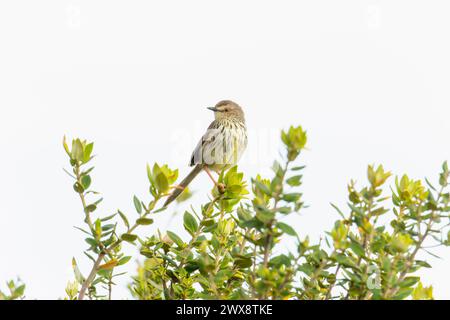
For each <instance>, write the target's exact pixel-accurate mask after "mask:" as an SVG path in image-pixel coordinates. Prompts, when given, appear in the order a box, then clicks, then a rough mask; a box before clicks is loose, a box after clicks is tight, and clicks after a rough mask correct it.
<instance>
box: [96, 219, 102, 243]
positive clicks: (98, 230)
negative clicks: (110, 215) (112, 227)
mask: <svg viewBox="0 0 450 320" xmlns="http://www.w3.org/2000/svg"><path fill="white" fill-rule="evenodd" d="M101 235H102V222H101V221H100V219H97V220H95V236H96V238H97V239H99V238H100V237H101Z"/></svg>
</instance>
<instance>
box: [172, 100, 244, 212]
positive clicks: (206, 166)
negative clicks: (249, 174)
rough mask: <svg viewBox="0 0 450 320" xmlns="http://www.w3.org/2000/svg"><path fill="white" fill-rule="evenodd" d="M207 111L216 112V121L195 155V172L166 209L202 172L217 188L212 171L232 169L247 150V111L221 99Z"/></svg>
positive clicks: (193, 161) (193, 158)
mask: <svg viewBox="0 0 450 320" xmlns="http://www.w3.org/2000/svg"><path fill="white" fill-rule="evenodd" d="M208 109H209V110H212V111H214V121H213V122H211V124H210V125H209V127H208V130H207V131H206V133H205V134H204V135H203V137H202V139H201V140H200V141H199V143H198V144H197V146H196V148H195V150H194V152H193V153H192V156H191V161H190V166H191V167H194V169H192V171H191V172H190V173H189V174H188V175H187V177H186V178H184V179H183V181H181V183H180V184H179V185H178V186H177V187H176V188H175V189H174V190H173V192H172V194H171V195H170V196H169V197H168V198H167V200H166V202H165V203H164V207H165V206H167V205H169V203H171V202H172V201H173V200H175V199H176V198H177V197H178V196H179V195H180V194H181V193H182V192H183V190H184V189H185V188H186V187H187V186H188V185H189V183H191V181H192V180H193V179H194V178H195V177H196V176H197V175H198V174H199V173H200V171H202V170H204V171H205V172H206V173H207V174H208V176H209V177H210V178H211V180H212V181H213V182H214V184H216V185H217V182H216V181H215V180H214V178H213V176H212V174H211V171H210V170H212V171H215V172H217V173H220V172H221V171H222V170H224V169H228V168H230V167H232V166H233V165H235V164H236V163H237V162H238V161H239V159H240V158H241V156H242V154H243V153H244V150H245V148H246V147H247V128H246V126H245V118H244V112H243V111H242V108H241V107H240V106H239V105H238V104H237V103H235V102H233V101H230V100H222V101H220V102H219V103H217V104H216V105H215V106H214V107H208Z"/></svg>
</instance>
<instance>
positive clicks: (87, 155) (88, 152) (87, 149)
mask: <svg viewBox="0 0 450 320" xmlns="http://www.w3.org/2000/svg"><path fill="white" fill-rule="evenodd" d="M93 149H94V143H93V142H91V143H89V144H88V145H86V147H85V148H84V156H83V163H86V162H88V161H89V160H90V159H91V153H92V150H93Z"/></svg>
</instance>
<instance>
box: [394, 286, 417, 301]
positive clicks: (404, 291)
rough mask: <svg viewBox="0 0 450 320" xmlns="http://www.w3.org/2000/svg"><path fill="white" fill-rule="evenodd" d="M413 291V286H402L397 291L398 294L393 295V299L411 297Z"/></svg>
mask: <svg viewBox="0 0 450 320" xmlns="http://www.w3.org/2000/svg"><path fill="white" fill-rule="evenodd" d="M412 292H413V289H412V288H402V289H400V290H399V291H398V292H397V294H396V295H395V296H394V297H392V299H394V300H403V299H405V298H407V297H409V296H410V295H411V293H412Z"/></svg>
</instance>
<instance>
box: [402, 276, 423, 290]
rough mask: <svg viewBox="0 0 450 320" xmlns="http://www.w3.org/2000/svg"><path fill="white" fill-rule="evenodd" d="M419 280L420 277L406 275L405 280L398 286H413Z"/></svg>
mask: <svg viewBox="0 0 450 320" xmlns="http://www.w3.org/2000/svg"><path fill="white" fill-rule="evenodd" d="M419 281H420V277H406V278H405V280H403V281H402V282H400V284H399V286H400V287H401V288H408V287H412V286H414V285H415V284H416V283H417V282H419Z"/></svg>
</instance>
